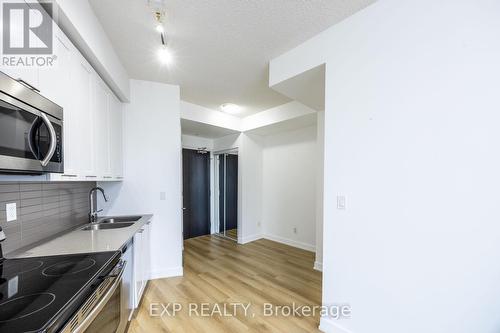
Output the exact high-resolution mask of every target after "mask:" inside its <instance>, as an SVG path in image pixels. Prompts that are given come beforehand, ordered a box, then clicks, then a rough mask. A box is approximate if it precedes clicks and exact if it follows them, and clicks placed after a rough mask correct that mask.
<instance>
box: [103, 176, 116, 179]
mask: <svg viewBox="0 0 500 333" xmlns="http://www.w3.org/2000/svg"><path fill="white" fill-rule="evenodd" d="M102 178H104V179H111V178H113V177H111V176H104V177H102Z"/></svg>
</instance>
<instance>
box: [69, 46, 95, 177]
mask: <svg viewBox="0 0 500 333" xmlns="http://www.w3.org/2000/svg"><path fill="white" fill-rule="evenodd" d="M94 77H95V74H94V72H93V70H92V67H90V65H89V64H88V63H87V61H86V60H85V59H84V58H83V56H81V55H80V54H79V53H77V54H75V55H74V57H73V58H72V69H71V86H72V90H74V91H73V93H72V94H71V102H70V104H69V108H68V110H66V109H65V110H64V132H65V133H67V135H66V136H65V142H64V144H65V147H66V149H65V150H64V151H65V159H64V164H65V167H64V169H65V173H69V174H75V175H78V178H80V179H85V178H87V177H90V178H95V177H96V174H95V167H94V154H93V152H94V148H93V140H92V135H93V132H94V126H93V120H94V118H93V112H92V106H93V102H92V101H93V98H94V89H93V88H94Z"/></svg>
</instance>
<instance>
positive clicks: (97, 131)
mask: <svg viewBox="0 0 500 333" xmlns="http://www.w3.org/2000/svg"><path fill="white" fill-rule="evenodd" d="M110 95H111V93H110V92H109V91H108V87H107V86H106V85H105V84H104V82H102V81H101V80H100V79H97V80H96V84H95V106H94V135H93V139H94V159H95V161H96V173H97V177H98V178H99V179H103V180H104V179H111V178H112V175H111V167H110V163H109V160H110V149H109V142H110V135H109V134H110V133H109V132H110V126H109V106H110Z"/></svg>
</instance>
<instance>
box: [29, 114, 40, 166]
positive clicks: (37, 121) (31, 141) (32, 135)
mask: <svg viewBox="0 0 500 333" xmlns="http://www.w3.org/2000/svg"><path fill="white" fill-rule="evenodd" d="M39 128H40V118H36V119H35V121H33V124H31V127H30V130H29V132H28V147H29V149H30V151H31V153H32V154H33V156H34V157H35V158H36V159H37V160H38V159H39V155H38V148H37V147H36V138H35V136H36V132H37V131H38V129H39Z"/></svg>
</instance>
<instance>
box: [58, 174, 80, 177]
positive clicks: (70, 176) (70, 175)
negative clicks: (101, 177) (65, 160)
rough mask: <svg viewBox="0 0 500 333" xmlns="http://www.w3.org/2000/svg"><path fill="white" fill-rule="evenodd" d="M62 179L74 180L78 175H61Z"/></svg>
mask: <svg viewBox="0 0 500 333" xmlns="http://www.w3.org/2000/svg"><path fill="white" fill-rule="evenodd" d="M61 177H71V178H74V177H78V175H68V174H65V175H61Z"/></svg>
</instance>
